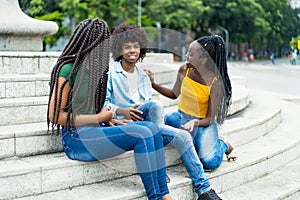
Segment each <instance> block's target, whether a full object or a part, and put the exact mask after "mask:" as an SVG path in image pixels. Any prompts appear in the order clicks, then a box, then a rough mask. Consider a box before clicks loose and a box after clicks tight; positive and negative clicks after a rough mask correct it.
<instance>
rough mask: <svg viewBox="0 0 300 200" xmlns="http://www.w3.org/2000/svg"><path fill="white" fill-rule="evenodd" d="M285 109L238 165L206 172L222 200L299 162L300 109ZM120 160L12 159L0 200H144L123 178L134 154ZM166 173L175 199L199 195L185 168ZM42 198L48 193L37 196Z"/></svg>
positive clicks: (136, 184) (133, 181)
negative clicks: (299, 117) (299, 116)
mask: <svg viewBox="0 0 300 200" xmlns="http://www.w3.org/2000/svg"><path fill="white" fill-rule="evenodd" d="M282 106H283V108H282V109H283V110H282V115H283V120H282V123H281V124H280V125H279V126H278V127H277V128H276V129H274V130H272V131H271V132H270V133H269V134H266V135H263V136H262V137H261V138H258V139H257V140H253V141H251V142H249V143H247V144H244V145H241V146H239V147H238V148H237V150H238V153H239V158H238V161H236V162H235V163H229V162H227V161H225V160H224V162H223V163H222V165H221V166H220V168H219V169H217V170H215V171H213V172H208V173H207V174H208V176H209V178H210V182H211V184H212V187H213V188H214V189H215V190H216V191H217V192H218V193H220V196H221V197H223V196H222V193H224V192H227V191H230V190H233V189H234V188H238V187H240V186H241V185H244V184H247V183H249V182H251V181H254V180H256V179H258V178H261V177H263V176H265V175H267V174H270V173H272V172H274V171H276V170H277V169H280V168H281V167H282V166H285V165H287V164H288V163H290V162H292V161H293V160H295V159H297V158H298V157H299V155H300V154H299V153H300V138H299V137H298V132H299V126H298V123H297V121H296V120H295V118H294V117H295V116H297V113H299V106H297V105H295V104H291V103H287V102H283V103H282ZM287 134H288V137H287ZM54 155H56V156H54ZM123 156H124V157H123ZM125 156H127V157H126V158H125ZM173 156H178V155H176V151H175V152H174V151H172V149H167V150H166V157H167V159H170V157H173ZM122 157H123V158H122ZM117 158H118V159H116V158H114V159H108V160H105V161H100V162H96V163H82V162H78V161H71V160H68V159H67V158H66V157H65V156H63V155H61V154H51V155H48V157H46V156H45V155H44V156H35V157H31V158H22V159H18V160H10V162H13V164H14V165H12V164H11V163H8V162H9V161H6V163H4V164H3V161H1V163H2V164H3V165H1V166H3V167H5V168H6V170H5V169H3V167H1V168H0V169H2V170H1V171H0V172H1V173H0V175H1V176H0V177H2V178H0V180H1V179H2V180H3V179H4V180H5V181H2V180H1V181H0V183H2V182H3V184H2V185H0V186H1V188H2V190H1V191H0V197H1V198H2V199H8V198H10V197H22V196H23V197H24V196H28V197H27V198H21V199H23V200H29V199H43V200H44V199H45V200H48V199H58V200H59V199H68V196H69V197H70V198H71V197H72V199H74V200H77V199H78V200H79V199H81V198H82V196H83V195H84V196H85V195H86V198H87V199H104V200H108V199H145V193H144V190H143V187H142V186H141V181H140V180H139V178H138V177H136V176H129V177H126V176H124V175H125V174H126V173H125V174H124V173H122V172H124V171H126V172H128V171H129V170H130V168H127V167H128V166H132V162H133V157H132V155H131V157H130V153H126V154H123V155H121V156H118V157H117ZM121 160H122V163H121ZM126 163H130V165H129V164H126ZM30 166H31V170H30ZM108 166H109V167H108ZM120 166H121V168H120ZM114 167H116V168H114ZM118 167H119V168H118ZM114 169H117V170H114ZM125 169H126V170H125ZM118 170H121V172H120V171H118ZM167 173H168V175H169V176H170V178H171V183H170V184H169V185H170V189H171V194H172V195H173V199H174V200H177V199H178V200H181V199H193V198H194V197H195V194H192V193H191V191H193V186H192V182H191V180H190V179H189V178H188V176H187V173H186V170H185V168H184V167H183V165H182V164H178V165H176V166H173V167H169V168H168V170H167ZM121 174H123V176H122V175H121ZM127 175H128V174H127ZM133 175H134V174H133ZM12 177H13V178H12ZM117 178H121V179H117ZM12 179H13V180H12ZM25 180H26V181H25ZM38 180H39V181H38ZM102 181H103V182H102ZM4 182H5V184H4ZM11 182H13V183H11ZM32 182H33V183H34V184H33V183H32ZM96 182H98V183H96ZM99 182H100V183H99ZM177 184H178V185H177ZM76 186H78V187H76ZM51 191H52V192H51ZM47 192H50V193H47ZM39 193H43V194H41V195H38V194H39ZM224 194H225V193H224ZM30 195H34V196H30ZM250 195H251V194H250ZM224 199H226V198H224Z"/></svg>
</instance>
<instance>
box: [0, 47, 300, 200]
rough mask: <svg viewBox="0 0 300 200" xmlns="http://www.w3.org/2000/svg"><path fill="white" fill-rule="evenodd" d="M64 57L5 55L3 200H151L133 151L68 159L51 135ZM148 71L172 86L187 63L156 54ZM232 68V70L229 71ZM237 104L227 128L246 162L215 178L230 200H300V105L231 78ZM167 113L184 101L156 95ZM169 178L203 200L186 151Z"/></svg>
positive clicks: (171, 153)
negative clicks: (58, 68)
mask: <svg viewBox="0 0 300 200" xmlns="http://www.w3.org/2000/svg"><path fill="white" fill-rule="evenodd" d="M58 55H59V53H56V52H52V53H49V52H39V53H37V52H0V119H1V120H0V188H1V189H0V200H7V199H19V200H31V199H32V200H33V199H34V200H39V199H40V200H50V199H53V200H54V199H55V200H60V199H63V200H68V199H70V200H71V199H72V200H80V199H88V200H94V199H101V200H120V199H122V200H123V199H124V200H126V199H138V200H142V199H146V197H145V192H144V189H143V186H142V183H141V180H140V178H139V176H138V175H137V174H136V169H135V164H134V157H133V153H132V152H127V153H124V154H122V155H120V156H117V157H114V158H110V159H106V160H103V161H99V162H92V163H85V162H79V161H73V160H70V159H68V158H67V157H66V156H65V155H64V153H63V152H62V148H61V144H60V139H61V138H60V137H59V136H55V135H49V134H47V125H46V108H47V101H48V90H49V88H48V81H49V76H50V75H49V73H50V71H51V66H53V64H54V62H55V60H56V58H57V56H58ZM142 65H143V66H145V67H148V68H150V69H152V70H153V71H154V72H155V73H156V75H155V78H156V81H157V82H159V83H160V84H165V85H172V82H173V81H174V79H175V78H176V72H177V68H178V66H179V64H174V63H173V60H172V57H171V56H170V55H168V54H148V56H147V57H146V58H145V60H144V62H143V64H142ZM229 67H230V65H229ZM231 79H232V83H233V103H232V105H231V107H230V112H229V116H228V119H227V120H226V122H225V124H224V125H223V126H222V132H223V133H222V134H223V135H225V136H226V137H227V138H228V139H230V140H231V141H232V143H233V144H234V145H235V146H236V147H237V150H238V153H239V159H238V161H237V162H235V163H228V162H227V161H226V160H225V159H224V162H223V163H222V165H221V167H220V168H219V169H217V170H215V171H213V172H208V176H209V178H210V181H211V184H212V187H213V188H214V189H215V190H216V191H217V192H218V194H220V196H221V197H222V198H223V199H225V200H228V199H230V200H234V199H244V200H246V199H252V200H253V199H254V200H261V199H262V200H265V199H268V200H279V199H299V196H300V172H299V166H300V157H299V156H300V137H299V135H298V134H299V130H300V128H299V126H298V124H299V122H298V121H299V120H298V121H297V119H298V113H300V106H299V105H297V104H295V103H292V102H289V101H285V100H283V99H282V98H280V97H278V96H275V95H273V94H269V93H267V92H266V91H252V90H251V89H249V88H247V80H245V79H244V78H243V77H233V76H232V77H231ZM153 98H154V99H157V100H160V101H161V102H162V103H163V104H164V106H165V111H166V112H168V111H170V110H172V109H176V102H177V101H176V100H175V101H174V100H169V99H166V98H163V97H162V96H161V95H158V94H157V93H154V96H153ZM166 159H167V165H168V168H167V173H168V175H169V176H170V178H171V182H170V183H169V187H170V191H171V195H172V197H173V199H174V200H184V199H186V200H190V199H196V198H197V197H196V194H195V193H194V191H193V185H192V182H191V180H190V179H189V177H188V175H187V173H186V170H185V168H184V167H183V165H182V164H181V161H180V159H179V155H178V152H177V151H176V150H175V149H172V148H166Z"/></svg>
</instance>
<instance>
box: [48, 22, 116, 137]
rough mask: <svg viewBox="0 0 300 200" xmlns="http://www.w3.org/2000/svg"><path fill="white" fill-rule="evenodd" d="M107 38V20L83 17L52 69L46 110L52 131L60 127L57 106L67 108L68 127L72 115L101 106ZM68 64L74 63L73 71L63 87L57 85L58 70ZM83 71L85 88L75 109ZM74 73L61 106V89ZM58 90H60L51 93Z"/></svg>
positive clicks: (105, 76) (58, 108) (104, 90)
mask: <svg viewBox="0 0 300 200" xmlns="http://www.w3.org/2000/svg"><path fill="white" fill-rule="evenodd" d="M109 39H110V32H109V29H108V26H107V24H106V22H105V21H103V20H99V19H97V18H94V19H86V20H84V21H82V22H81V23H79V24H78V25H77V26H76V28H75V30H74V32H73V34H72V36H71V37H70V39H69V41H68V43H67V44H66V46H65V48H64V50H63V51H62V53H61V55H60V56H59V58H58V59H57V62H56V64H55V65H54V67H53V69H52V72H51V78H50V95H49V100H48V112H47V124H48V131H49V126H50V121H52V122H53V124H52V132H53V130H54V128H55V127H57V132H59V129H60V126H59V125H58V124H56V122H57V121H58V113H57V112H58V111H59V110H60V109H64V110H67V111H68V115H67V125H68V126H70V125H71V124H72V123H71V121H70V119H71V114H72V115H73V116H72V117H73V119H75V116H76V115H79V114H81V113H91V112H93V113H98V112H99V111H100V110H101V108H102V107H103V104H104V101H105V95H106V85H107V72H108V67H109V52H110V41H109ZM67 63H73V67H72V70H71V72H70V75H69V76H68V77H67V78H66V80H65V81H64V83H63V85H62V87H61V88H58V84H57V83H58V78H59V72H60V70H61V68H62V67H63V66H64V65H65V64H67ZM85 73H88V91H87V93H86V98H85V100H84V102H83V103H82V104H81V105H80V106H79V107H76V108H75V107H73V105H74V102H75V101H76V99H77V97H78V95H79V91H80V89H81V86H82V81H83V77H84V74H85ZM75 76H77V79H76V82H75V83H74V85H73V86H72V85H71V84H70V86H71V88H70V91H69V97H68V102H67V106H66V107H65V108H62V107H61V100H62V92H63V89H64V87H65V85H66V84H67V83H71V82H70V81H71V79H72V78H74V77H75ZM58 90H59V93H57V92H53V91H58ZM53 94H54V95H55V96H54V115H53V119H49V104H50V99H51V97H52V95H53ZM58 100H59V101H58Z"/></svg>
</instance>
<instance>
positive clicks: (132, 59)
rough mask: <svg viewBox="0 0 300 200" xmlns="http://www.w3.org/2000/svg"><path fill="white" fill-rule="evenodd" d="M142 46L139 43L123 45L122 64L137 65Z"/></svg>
mask: <svg viewBox="0 0 300 200" xmlns="http://www.w3.org/2000/svg"><path fill="white" fill-rule="evenodd" d="M140 51H141V49H140V45H139V43H138V42H127V43H125V44H123V45H122V52H121V54H122V62H126V63H128V64H135V63H136V62H137V61H138V59H139V57H140Z"/></svg>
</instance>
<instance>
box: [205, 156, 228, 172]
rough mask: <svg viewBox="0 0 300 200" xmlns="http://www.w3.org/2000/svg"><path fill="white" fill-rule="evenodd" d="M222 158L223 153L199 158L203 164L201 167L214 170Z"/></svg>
mask: <svg viewBox="0 0 300 200" xmlns="http://www.w3.org/2000/svg"><path fill="white" fill-rule="evenodd" d="M222 160H223V155H222V156H221V155H217V156H214V157H212V158H210V157H203V158H200V161H201V163H202V164H203V167H204V168H206V169H210V170H215V169H217V168H219V167H220V165H221V163H222Z"/></svg>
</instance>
